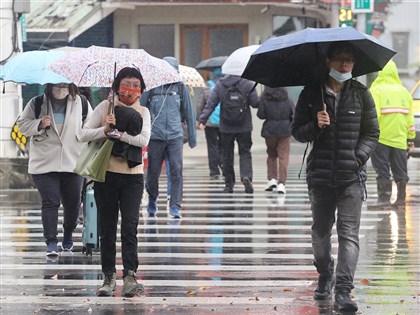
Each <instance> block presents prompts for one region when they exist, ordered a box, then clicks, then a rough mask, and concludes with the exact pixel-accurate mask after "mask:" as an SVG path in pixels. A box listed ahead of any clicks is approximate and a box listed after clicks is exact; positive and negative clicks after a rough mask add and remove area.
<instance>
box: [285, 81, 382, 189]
mask: <svg viewBox="0 0 420 315" xmlns="http://www.w3.org/2000/svg"><path fill="white" fill-rule="evenodd" d="M322 93H323V97H324V102H325V103H326V104H327V111H328V114H329V116H330V121H331V124H330V126H327V127H325V128H323V129H320V128H319V127H318V124H317V118H316V114H317V112H318V111H321V110H322V105H321V104H322V100H321V85H318V86H306V87H305V88H304V90H303V91H302V93H301V94H300V96H299V100H298V103H297V105H296V111H295V115H294V119H293V123H292V135H293V137H294V138H295V139H296V140H297V141H299V142H312V150H311V152H310V154H309V156H308V158H307V167H306V181H307V183H308V187H309V188H310V187H311V186H314V185H315V186H327V187H343V186H347V185H350V184H352V183H354V182H357V181H359V180H362V181H364V180H366V166H365V165H366V162H367V160H368V159H369V158H370V155H371V153H372V152H373V150H374V149H375V146H376V144H377V143H378V138H379V126H378V121H377V117H376V109H375V103H374V101H373V98H372V95H371V94H370V92H369V90H368V89H367V88H366V87H365V86H364V85H363V84H361V83H359V82H357V81H355V80H349V81H347V82H346V83H345V85H344V87H343V89H342V92H341V98H340V102H339V104H338V107H337V108H336V106H335V103H334V102H335V98H334V97H333V96H331V95H329V94H327V93H326V92H325V87H323V92H322Z"/></svg>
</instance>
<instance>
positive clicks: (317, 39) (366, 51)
mask: <svg viewBox="0 0 420 315" xmlns="http://www.w3.org/2000/svg"><path fill="white" fill-rule="evenodd" d="M339 41H347V42H349V43H350V44H351V45H353V46H354V48H355V56H354V57H355V60H356V62H355V64H354V67H353V72H352V74H353V77H358V76H361V75H364V74H367V73H371V72H375V71H379V70H381V69H382V68H383V67H384V66H385V65H386V63H387V62H388V61H389V60H390V59H391V58H392V56H394V55H395V54H396V52H395V51H394V50H393V49H391V48H390V47H387V46H386V45H385V44H384V43H382V42H381V41H379V40H378V39H377V38H375V37H373V36H370V35H367V34H365V33H362V32H359V31H358V30H356V29H354V28H352V27H337V28H306V29H304V30H302V31H298V32H295V33H290V34H287V35H284V36H278V37H273V38H270V39H268V40H267V41H265V42H264V43H263V44H262V45H261V47H260V48H258V49H257V50H256V51H255V52H254V53H253V54H252V55H251V58H250V59H249V62H248V64H247V66H246V68H245V71H244V72H243V74H242V77H243V78H246V79H249V80H252V81H255V82H257V83H260V84H263V85H267V86H269V87H279V86H296V85H305V84H306V83H307V82H309V81H313V80H319V79H320V78H321V77H322V76H324V75H325V73H326V71H327V69H326V65H325V59H326V53H327V50H328V47H329V45H330V44H331V43H332V42H339Z"/></svg>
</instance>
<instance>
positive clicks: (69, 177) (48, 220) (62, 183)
mask: <svg viewBox="0 0 420 315" xmlns="http://www.w3.org/2000/svg"><path fill="white" fill-rule="evenodd" d="M32 178H33V181H34V183H35V185H36V188H37V189H38V192H39V194H40V196H41V199H42V206H41V211H42V226H43V228H44V237H45V240H46V243H47V244H49V243H51V242H56V243H57V224H58V208H59V207H60V203H62V204H63V208H64V223H63V228H64V230H65V231H66V232H73V230H74V229H75V228H76V226H77V219H78V216H79V210H80V203H81V191H82V185H83V177H81V176H79V175H77V174H75V173H67V172H51V173H45V174H33V175H32Z"/></svg>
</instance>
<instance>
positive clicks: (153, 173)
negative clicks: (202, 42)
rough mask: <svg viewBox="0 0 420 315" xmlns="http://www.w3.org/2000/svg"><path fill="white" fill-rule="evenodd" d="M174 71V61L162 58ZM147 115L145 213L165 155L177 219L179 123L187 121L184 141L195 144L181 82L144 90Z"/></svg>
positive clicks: (153, 209)
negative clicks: (147, 163)
mask: <svg viewBox="0 0 420 315" xmlns="http://www.w3.org/2000/svg"><path fill="white" fill-rule="evenodd" d="M163 59H164V60H166V61H167V62H168V63H169V64H171V65H172V66H173V67H174V68H175V69H176V70H177V71H179V69H178V68H179V63H178V60H177V59H176V58H174V57H170V56H167V57H164V58H163ZM141 104H144V106H146V107H147V108H148V109H149V111H150V115H151V121H152V127H151V128H152V131H151V138H150V143H149V148H148V158H149V165H148V170H147V177H146V190H147V193H148V195H149V201H148V204H147V212H148V214H149V216H155V215H156V213H157V211H158V208H157V198H158V196H159V177H160V173H161V170H162V162H163V161H164V160H165V156H166V157H167V158H168V159H169V165H170V173H171V174H170V180H171V192H170V196H171V197H170V202H169V203H170V206H169V207H170V210H169V215H170V217H171V218H173V219H181V217H182V215H181V204H182V194H183V193H182V185H183V183H182V181H183V177H182V164H183V129H182V125H181V122H182V121H184V122H186V123H187V127H188V144H189V146H190V148H194V147H195V146H196V145H197V134H196V127H195V113H194V108H193V107H192V104H191V99H190V96H189V93H188V90H187V88H186V86H185V84H184V83H182V82H176V83H171V84H166V85H163V86H160V87H156V88H154V89H151V90H149V91H146V92H145V93H144V94H143V95H142V98H141Z"/></svg>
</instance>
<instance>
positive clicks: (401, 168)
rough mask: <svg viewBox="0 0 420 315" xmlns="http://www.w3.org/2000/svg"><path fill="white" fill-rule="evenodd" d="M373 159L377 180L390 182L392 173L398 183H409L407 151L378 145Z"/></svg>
mask: <svg viewBox="0 0 420 315" xmlns="http://www.w3.org/2000/svg"><path fill="white" fill-rule="evenodd" d="M371 159H372V166H373V168H374V169H375V172H376V175H377V179H387V180H390V179H391V172H392V177H393V179H394V181H395V182H396V183H399V182H404V183H407V182H408V180H409V177H408V173H407V152H406V151H405V150H402V149H397V148H393V147H390V146H387V145H384V144H382V143H378V145H377V146H376V148H375V151H373V153H372V156H371Z"/></svg>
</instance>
